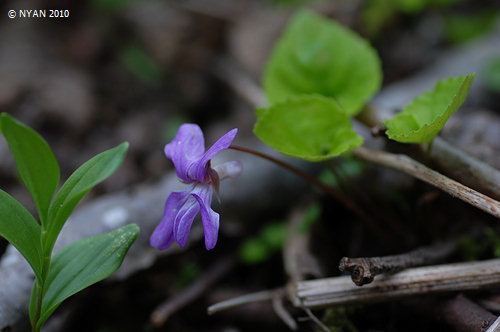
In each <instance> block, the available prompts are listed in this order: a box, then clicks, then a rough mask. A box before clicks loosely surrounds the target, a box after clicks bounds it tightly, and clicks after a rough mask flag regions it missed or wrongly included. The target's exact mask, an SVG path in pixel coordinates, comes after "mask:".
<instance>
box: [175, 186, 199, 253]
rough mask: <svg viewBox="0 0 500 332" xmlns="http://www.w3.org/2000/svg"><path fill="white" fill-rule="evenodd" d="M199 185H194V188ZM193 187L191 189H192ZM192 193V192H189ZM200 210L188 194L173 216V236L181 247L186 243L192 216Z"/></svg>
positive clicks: (195, 201)
mask: <svg viewBox="0 0 500 332" xmlns="http://www.w3.org/2000/svg"><path fill="white" fill-rule="evenodd" d="M198 186H200V185H197V186H195V187H194V188H196V187H198ZM194 188H193V190H194ZM190 194H192V192H190ZM199 211H200V206H199V204H198V202H197V200H196V199H195V198H194V197H193V196H192V195H189V198H188V199H187V200H186V202H185V203H184V205H183V206H182V207H181V209H180V210H179V211H178V213H177V216H176V217H175V222H174V238H175V241H177V243H179V246H180V247H181V248H184V246H185V245H186V243H187V239H188V235H189V231H190V230H191V225H192V224H193V220H194V217H196V215H197V214H198V212H199Z"/></svg>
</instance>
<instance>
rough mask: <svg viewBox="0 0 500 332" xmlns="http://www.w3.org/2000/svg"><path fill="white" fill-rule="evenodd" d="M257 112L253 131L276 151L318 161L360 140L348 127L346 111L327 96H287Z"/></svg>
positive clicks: (361, 140) (349, 125)
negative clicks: (280, 101) (283, 99)
mask: <svg viewBox="0 0 500 332" xmlns="http://www.w3.org/2000/svg"><path fill="white" fill-rule="evenodd" d="M258 112H259V113H260V114H261V116H260V118H259V120H258V121H257V124H256V125H255V128H254V133H255V135H257V137H259V138H260V139H261V140H262V141H263V142H264V143H266V144H269V145H270V146H271V147H273V148H274V149H276V150H278V151H279V152H281V153H283V154H286V155H289V156H292V157H296V158H301V159H305V160H310V161H321V160H326V159H331V158H333V157H336V156H338V155H340V154H342V153H344V152H348V151H350V150H352V149H354V148H356V147H358V146H359V145H361V144H362V143H363V138H362V137H361V136H359V135H358V134H356V132H355V131H353V130H352V127H351V122H350V121H349V117H348V116H347V114H346V112H344V111H343V110H342V109H341V108H340V106H339V105H338V104H337V103H336V102H335V101H334V100H333V99H330V98H325V97H322V96H318V95H309V96H301V97H295V98H290V99H288V100H287V101H285V102H282V103H279V104H275V105H273V106H271V107H270V108H269V109H260V110H258Z"/></svg>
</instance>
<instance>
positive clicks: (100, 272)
mask: <svg viewBox="0 0 500 332" xmlns="http://www.w3.org/2000/svg"><path fill="white" fill-rule="evenodd" d="M138 234H139V227H138V226H137V225H136V224H129V225H126V226H123V227H121V228H119V229H117V230H114V231H112V232H109V233H105V234H101V235H97V236H92V237H88V238H85V239H82V240H79V241H76V242H73V243H72V244H70V245H69V246H67V247H65V248H64V249H62V250H61V251H60V252H58V253H57V254H55V255H54V257H53V259H52V263H51V266H50V271H49V274H48V276H47V280H46V284H45V290H44V296H43V300H42V308H41V314H40V320H39V321H38V322H37V327H41V326H42V325H43V323H44V322H45V321H46V320H47V318H49V316H50V315H51V314H52V313H53V312H54V310H55V309H56V308H57V307H58V306H59V305H60V304H61V303H62V302H63V301H64V300H65V299H67V298H68V297H70V296H71V295H73V294H75V293H78V292H79V291H81V290H83V289H85V288H87V287H89V286H90V285H92V284H95V283H96V282H98V281H101V280H103V279H104V278H106V277H108V276H109V275H111V274H112V273H113V272H115V271H116V270H117V269H118V268H119V267H120V265H121V263H122V261H123V259H124V258H125V255H126V254H127V252H128V249H129V248H130V246H131V245H132V243H133V242H134V241H135V239H136V238H137V236H138ZM33 292H36V286H35V290H33Z"/></svg>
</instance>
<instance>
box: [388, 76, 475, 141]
mask: <svg viewBox="0 0 500 332" xmlns="http://www.w3.org/2000/svg"><path fill="white" fill-rule="evenodd" d="M475 75H476V73H472V74H469V75H466V76H457V77H450V78H448V79H447V80H444V81H439V82H438V83H437V84H436V87H435V88H434V90H432V91H426V92H424V93H423V94H422V95H420V96H419V97H416V98H415V99H413V101H412V102H411V103H410V104H408V105H406V106H405V107H404V108H403V111H402V112H401V113H399V114H397V115H396V116H394V117H392V118H390V119H388V120H386V121H385V122H384V124H385V126H386V127H387V131H386V134H387V136H388V137H389V138H390V139H393V140H395V141H398V142H402V143H429V142H430V141H432V139H433V138H434V137H435V136H436V135H437V133H438V132H439V131H440V130H441V129H443V127H444V125H445V123H446V121H447V120H448V119H449V117H450V116H451V115H452V114H453V113H455V111H456V110H457V109H459V108H460V106H461V105H462V104H463V102H464V100H465V97H466V96H467V92H469V88H470V86H471V84H472V81H473V80H474V76H475Z"/></svg>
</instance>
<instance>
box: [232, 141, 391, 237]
mask: <svg viewBox="0 0 500 332" xmlns="http://www.w3.org/2000/svg"><path fill="white" fill-rule="evenodd" d="M229 148H230V149H233V150H238V151H242V152H246V153H250V154H253V155H255V156H258V157H260V158H263V159H266V160H268V161H270V162H272V163H275V164H276V165H279V166H281V167H283V168H285V169H287V170H289V171H290V172H292V173H295V174H296V175H298V176H300V177H301V178H303V179H304V180H306V181H307V182H309V183H311V184H313V185H315V186H316V187H317V188H319V189H321V190H322V191H324V192H325V193H326V194H328V195H329V196H331V197H333V198H334V199H335V200H337V201H339V202H340V203H341V204H342V205H343V206H344V207H345V208H346V209H348V210H350V211H351V212H352V213H354V215H356V216H357V217H358V218H359V219H360V220H361V221H362V222H364V223H365V224H366V226H368V227H369V228H370V229H371V230H372V231H373V232H374V233H375V234H377V236H378V237H379V239H380V240H382V241H384V242H383V243H387V241H388V237H387V235H386V234H385V233H384V231H383V230H382V229H381V228H380V227H379V226H378V224H377V223H376V222H375V221H374V220H373V219H372V218H371V217H370V216H369V215H368V214H367V213H365V212H364V210H363V209H361V207H359V206H358V205H357V204H356V203H355V202H354V201H352V200H351V199H349V198H348V197H347V196H344V195H342V193H340V192H339V191H336V190H335V189H333V188H332V187H329V186H327V185H325V184H324V183H322V182H321V181H319V180H318V179H317V178H315V177H314V176H312V175H310V174H307V173H306V172H304V171H303V170H301V169H299V168H297V167H295V166H293V165H291V164H289V163H287V162H284V161H282V160H279V159H276V158H274V157H271V156H269V155H267V154H265V153H262V152H259V151H255V150H252V149H248V148H245V147H241V146H236V145H231V146H230V147H229Z"/></svg>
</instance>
